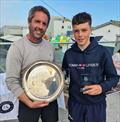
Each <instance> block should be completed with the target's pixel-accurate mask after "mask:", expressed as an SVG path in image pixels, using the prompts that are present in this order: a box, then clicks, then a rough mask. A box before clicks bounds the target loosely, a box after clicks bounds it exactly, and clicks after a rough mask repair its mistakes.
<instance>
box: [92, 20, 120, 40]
mask: <svg viewBox="0 0 120 122" xmlns="http://www.w3.org/2000/svg"><path fill="white" fill-rule="evenodd" d="M92 34H93V35H95V36H103V39H104V41H116V37H117V35H120V21H115V20H111V21H109V22H106V23H104V24H101V25H98V26H96V27H94V28H93V30H92Z"/></svg>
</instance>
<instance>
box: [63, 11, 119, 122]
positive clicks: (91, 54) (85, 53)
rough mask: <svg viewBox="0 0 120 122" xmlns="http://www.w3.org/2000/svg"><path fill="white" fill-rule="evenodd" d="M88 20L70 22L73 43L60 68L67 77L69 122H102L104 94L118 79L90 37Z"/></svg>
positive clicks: (80, 17) (77, 17) (106, 54)
mask: <svg viewBox="0 0 120 122" xmlns="http://www.w3.org/2000/svg"><path fill="white" fill-rule="evenodd" d="M91 23H92V19H91V16H90V14H88V13H86V12H82V13H78V14H77V15H75V16H74V17H73V19H72V27H73V34H74V38H75V40H76V43H74V44H73V45H72V47H71V48H70V49H68V50H67V51H66V52H65V55H64V58H63V64H62V68H63V70H65V71H66V73H67V76H70V86H69V100H68V111H69V117H68V118H69V120H70V122H106V100H105V97H106V95H105V94H106V92H107V91H109V90H110V89H111V88H112V87H115V86H116V84H117V82H118V76H117V73H116V70H115V67H114V65H113V61H112V57H111V55H110V54H109V52H108V50H107V49H106V48H105V47H103V46H101V45H99V44H98V43H97V41H96V40H95V38H93V37H90V35H91V31H92V29H91Z"/></svg>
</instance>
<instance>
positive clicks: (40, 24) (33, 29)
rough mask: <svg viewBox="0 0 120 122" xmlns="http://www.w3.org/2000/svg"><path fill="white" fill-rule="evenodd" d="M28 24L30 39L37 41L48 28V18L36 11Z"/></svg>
mask: <svg viewBox="0 0 120 122" xmlns="http://www.w3.org/2000/svg"><path fill="white" fill-rule="evenodd" d="M28 24H29V31H30V35H31V36H32V38H34V39H37V40H39V39H42V37H43V35H44V34H45V32H46V29H47V26H48V16H47V15H46V14H45V13H43V12H41V11H37V12H35V14H34V17H33V18H32V20H31V22H29V23H28Z"/></svg>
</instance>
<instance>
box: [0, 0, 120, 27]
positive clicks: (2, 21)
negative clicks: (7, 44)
mask: <svg viewBox="0 0 120 122" xmlns="http://www.w3.org/2000/svg"><path fill="white" fill-rule="evenodd" d="M38 5H42V6H44V7H46V8H47V9H48V10H49V12H50V14H51V16H62V17H66V18H68V19H72V17H73V16H74V15H75V14H77V13H79V12H83V11H85V12H88V13H90V14H91V16H92V19H93V22H92V26H93V27H95V26H97V25H100V24H103V23H106V22H109V21H110V20H120V0H0V27H2V26H4V25H17V26H27V17H28V12H29V10H30V9H31V8H32V7H33V6H38Z"/></svg>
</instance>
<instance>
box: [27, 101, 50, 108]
mask: <svg viewBox="0 0 120 122" xmlns="http://www.w3.org/2000/svg"><path fill="white" fill-rule="evenodd" d="M48 105H49V102H47V101H33V102H31V103H30V104H28V106H29V107H30V108H41V107H45V106H48Z"/></svg>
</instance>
